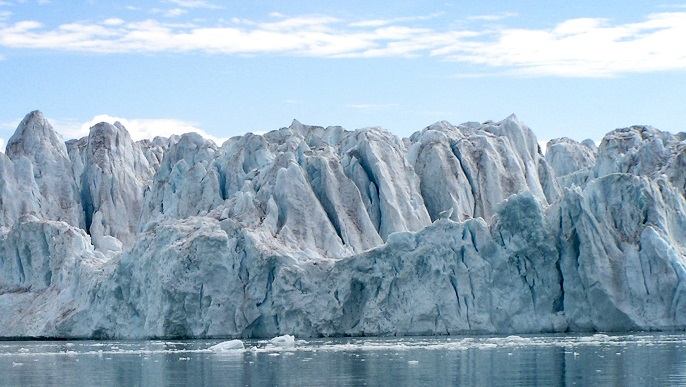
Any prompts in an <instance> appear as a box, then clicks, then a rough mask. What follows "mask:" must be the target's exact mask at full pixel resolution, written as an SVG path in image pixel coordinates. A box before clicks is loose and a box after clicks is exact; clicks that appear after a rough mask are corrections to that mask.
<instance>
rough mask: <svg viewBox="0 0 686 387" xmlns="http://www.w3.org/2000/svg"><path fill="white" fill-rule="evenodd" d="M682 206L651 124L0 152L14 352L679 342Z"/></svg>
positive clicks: (684, 168)
mask: <svg viewBox="0 0 686 387" xmlns="http://www.w3.org/2000/svg"><path fill="white" fill-rule="evenodd" d="M685 194H686V134H684V133H679V134H671V133H669V132H663V131H659V130H657V129H655V128H652V127H649V126H632V127H629V128H623V129H616V130H614V131H611V132H610V133H608V134H607V135H605V137H604V138H603V139H602V141H601V142H600V143H599V144H595V143H594V142H593V141H591V140H584V141H583V142H577V141H575V140H572V139H569V138H560V139H554V140H551V141H550V142H549V143H548V145H547V148H546V152H545V154H543V152H541V149H540V148H539V146H538V142H537V139H536V136H535V135H534V133H533V131H532V130H531V129H529V128H528V127H527V126H526V125H524V124H523V123H521V122H520V121H519V120H518V119H517V118H516V117H515V116H514V115H513V116H510V117H507V118H506V119H504V120H502V121H500V122H491V121H488V122H485V123H477V122H467V123H463V124H460V125H457V126H455V125H452V124H450V123H448V122H445V121H441V122H437V123H435V124H433V125H430V126H428V127H426V128H424V129H423V130H421V131H418V132H416V133H414V134H413V135H412V136H410V137H409V138H402V139H401V138H399V137H397V136H395V135H393V134H392V133H390V132H388V131H387V130H385V129H382V128H363V129H358V130H354V131H348V130H345V129H343V128H341V127H338V126H331V127H327V128H324V127H319V126H309V125H304V124H302V123H300V122H298V121H295V120H294V121H293V123H292V124H291V125H290V126H289V127H286V128H282V129H279V130H274V131H271V132H268V133H265V134H262V135H256V134H252V133H248V134H245V135H243V136H237V137H233V138H230V139H229V140H227V141H226V142H224V143H223V144H221V145H217V144H215V143H213V142H212V141H210V140H206V139H204V138H202V137H201V136H200V135H198V134H194V133H189V134H184V135H181V136H172V137H170V138H160V137H158V138H155V139H151V140H144V141H133V140H132V139H131V136H130V135H129V133H128V132H127V130H126V128H125V127H124V126H122V125H121V124H120V123H118V122H115V123H114V124H110V123H99V124H97V125H95V126H93V127H92V128H91V129H90V133H89V135H88V136H87V137H84V138H81V139H77V140H70V141H67V142H65V141H63V140H62V138H61V137H60V135H59V134H57V132H56V131H55V130H54V129H53V127H52V126H51V124H50V123H49V122H48V120H47V119H46V118H45V117H44V116H43V114H42V113H41V112H39V111H34V112H31V113H29V114H28V115H27V116H26V117H25V118H24V120H23V121H22V122H21V123H20V124H19V126H18V128H17V130H16V132H15V134H14V135H13V136H12V137H11V138H10V140H9V141H8V143H7V149H6V152H5V153H0V211H1V216H0V337H4V338H27V337H52V338H57V337H59V338H93V339H110V338H119V339H140V338H163V337H164V338H171V337H175V338H213V337H217V338H218V337H226V338H257V337H276V336H280V337H292V336H295V337H318V336H342V335H350V336H365V335H452V334H479V333H487V334H511V333H535V332H567V331H634V330H672V329H678V330H683V329H686V285H685V284H686V217H685V216H684V214H686V201H685V199H684V195H685ZM288 335H292V336H288Z"/></svg>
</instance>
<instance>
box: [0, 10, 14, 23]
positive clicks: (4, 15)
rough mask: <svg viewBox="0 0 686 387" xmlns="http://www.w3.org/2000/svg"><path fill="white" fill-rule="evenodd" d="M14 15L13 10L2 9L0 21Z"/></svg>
mask: <svg viewBox="0 0 686 387" xmlns="http://www.w3.org/2000/svg"><path fill="white" fill-rule="evenodd" d="M10 16H12V12H10V11H0V21H5V20H7V19H9V18H10Z"/></svg>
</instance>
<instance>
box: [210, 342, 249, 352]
mask: <svg viewBox="0 0 686 387" xmlns="http://www.w3.org/2000/svg"><path fill="white" fill-rule="evenodd" d="M209 349H210V351H212V352H215V353H222V352H231V351H240V350H243V349H245V346H244V345H243V342H242V341H240V340H229V341H224V342H221V343H219V344H216V345H213V346H211V347H210V348H209Z"/></svg>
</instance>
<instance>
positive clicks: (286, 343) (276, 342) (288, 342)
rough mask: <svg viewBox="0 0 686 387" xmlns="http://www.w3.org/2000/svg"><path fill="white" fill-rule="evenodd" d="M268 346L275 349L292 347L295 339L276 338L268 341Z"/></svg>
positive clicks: (286, 337) (286, 336)
mask: <svg viewBox="0 0 686 387" xmlns="http://www.w3.org/2000/svg"><path fill="white" fill-rule="evenodd" d="M269 344H271V345H273V346H275V347H294V346H295V337H294V336H291V335H283V336H277V337H275V338H273V339H271V340H269Z"/></svg>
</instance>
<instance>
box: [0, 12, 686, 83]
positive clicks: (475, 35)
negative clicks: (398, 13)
mask: <svg viewBox="0 0 686 387" xmlns="http://www.w3.org/2000/svg"><path fill="white" fill-rule="evenodd" d="M173 3H174V4H176V5H178V6H179V7H184V8H193V7H195V8H198V7H205V8H207V7H214V5H213V4H211V3H208V2H206V1H191V0H178V1H173ZM178 10H179V11H177V12H180V11H185V9H181V8H178ZM160 12H162V11H160ZM168 16H173V15H172V14H170V15H168ZM176 16H178V15H176ZM512 16H515V15H514V14H498V15H481V16H473V17H472V19H473V20H474V21H475V22H477V21H482V22H489V21H493V20H501V19H505V18H507V17H512ZM432 17H437V15H429V16H422V17H413V18H398V19H388V20H382V19H371V20H357V21H353V22H351V21H349V20H343V19H340V18H336V17H331V16H328V15H304V16H286V15H283V14H272V15H270V18H269V19H267V20H266V21H256V20H247V19H232V20H231V21H229V22H222V23H220V24H216V25H204V24H205V23H203V25H198V24H173V23H165V22H162V21H159V20H153V19H150V20H144V21H136V22H130V21H124V20H121V19H107V20H105V21H103V22H101V23H95V24H93V23H91V24H86V23H69V24H63V25H60V26H58V27H56V28H48V27H46V26H44V25H43V24H42V23H40V22H37V21H29V20H25V21H20V22H17V23H14V24H9V25H4V26H2V27H0V47H5V48H33V49H51V50H62V51H76V52H93V53H143V52H146V53H151V52H152V53H154V52H172V53H186V52H206V53H211V54H216V55H260V54H278V55H289V56H309V57H328V58H336V57H352V58H370V57H422V56H423V57H434V58H437V59H439V60H447V61H455V62H461V63H468V64H472V65H478V66H480V67H481V69H479V70H477V71H476V72H477V73H479V74H482V73H483V74H488V73H489V71H495V72H498V73H500V74H508V75H511V76H513V75H514V76H565V77H608V76H615V75H620V74H625V73H636V72H655V71H665V70H686V45H684V44H681V41H682V40H683V37H684V36H686V12H663V13H654V14H651V15H649V16H647V17H646V18H645V19H644V20H642V21H639V22H635V23H623V24H621V23H613V22H612V21H610V20H606V19H599V18H581V19H570V20H566V21H564V22H561V23H559V24H558V25H556V26H554V27H553V28H540V29H534V28H528V29H526V28H507V27H503V26H500V27H498V28H495V29H493V28H490V29H489V28H476V26H474V25H472V26H471V27H460V28H453V29H449V28H448V29H438V28H436V27H435V26H434V25H433V24H431V23H426V22H422V20H428V18H432ZM467 76H470V75H467Z"/></svg>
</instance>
